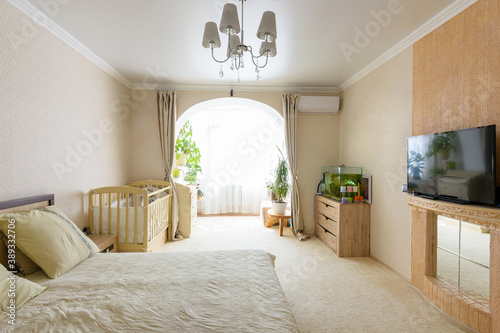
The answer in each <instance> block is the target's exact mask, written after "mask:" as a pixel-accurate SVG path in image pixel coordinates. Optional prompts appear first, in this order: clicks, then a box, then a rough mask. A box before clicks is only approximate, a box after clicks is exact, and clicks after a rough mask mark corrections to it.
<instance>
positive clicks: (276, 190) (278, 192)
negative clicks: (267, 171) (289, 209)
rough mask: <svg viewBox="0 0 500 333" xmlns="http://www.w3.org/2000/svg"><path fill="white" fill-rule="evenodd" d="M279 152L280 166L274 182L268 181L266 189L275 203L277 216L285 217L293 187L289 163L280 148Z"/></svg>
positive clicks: (277, 168)
mask: <svg viewBox="0 0 500 333" xmlns="http://www.w3.org/2000/svg"><path fill="white" fill-rule="evenodd" d="M276 148H278V147H276ZM278 151H279V155H278V164H277V165H276V168H275V169H274V172H273V174H274V177H275V178H274V181H270V180H268V181H266V187H267V189H268V191H269V194H270V196H271V200H272V201H273V208H274V212H275V213H276V214H280V215H284V214H285V212H286V206H287V202H286V201H285V200H286V197H287V195H288V191H289V190H290V188H291V187H292V186H291V184H290V182H289V180H288V162H287V161H286V159H285V156H284V155H283V153H282V152H281V150H280V149H279V148H278Z"/></svg>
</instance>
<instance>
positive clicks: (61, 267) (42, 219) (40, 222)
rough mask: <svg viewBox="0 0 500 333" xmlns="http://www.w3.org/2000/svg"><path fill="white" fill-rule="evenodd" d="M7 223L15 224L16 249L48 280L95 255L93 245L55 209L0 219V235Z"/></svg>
mask: <svg viewBox="0 0 500 333" xmlns="http://www.w3.org/2000/svg"><path fill="white" fill-rule="evenodd" d="M9 219H15V221H16V222H15V228H14V230H15V232H16V246H17V247H18V248H19V249H21V251H23V252H24V254H26V255H27V256H28V257H29V258H30V259H31V260H33V261H34V262H35V263H36V264H37V265H38V266H40V267H41V268H42V269H43V270H44V272H45V273H46V274H47V276H49V277H50V278H55V277H57V276H59V275H62V274H64V273H66V272H67V271H69V270H70V269H71V268H73V267H75V266H76V265H78V264H79V263H80V262H81V261H83V260H85V259H87V258H90V257H91V256H92V255H94V254H95V253H97V252H99V249H98V248H97V245H95V243H94V242H93V241H92V240H91V239H90V238H88V237H87V236H85V235H84V234H83V232H82V231H81V230H80V229H78V227H77V226H76V225H75V224H74V223H73V222H72V221H71V220H70V219H69V218H68V217H67V216H66V215H65V214H64V213H63V212H62V211H61V210H59V209H58V208H57V207H56V206H48V207H44V208H42V209H39V210H31V211H28V212H21V213H7V214H2V215H0V231H1V232H3V233H4V234H5V233H6V230H7V228H8V223H9V222H8V221H9Z"/></svg>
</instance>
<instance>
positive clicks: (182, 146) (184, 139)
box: [174, 120, 200, 166]
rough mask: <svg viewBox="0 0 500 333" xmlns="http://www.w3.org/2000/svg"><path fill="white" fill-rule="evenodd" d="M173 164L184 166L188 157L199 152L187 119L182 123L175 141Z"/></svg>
mask: <svg viewBox="0 0 500 333" xmlns="http://www.w3.org/2000/svg"><path fill="white" fill-rule="evenodd" d="M174 149H175V164H176V165H178V166H186V165H187V162H188V160H187V159H188V157H189V156H190V155H193V154H198V155H199V153H200V151H199V149H198V148H197V147H196V142H195V141H194V140H193V128H192V127H191V124H190V123H189V120H188V121H186V122H185V123H184V126H182V128H181V130H180V131H179V135H178V136H177V140H176V141H175V147H174Z"/></svg>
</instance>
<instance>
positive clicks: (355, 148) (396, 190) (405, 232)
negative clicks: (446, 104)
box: [339, 47, 413, 280]
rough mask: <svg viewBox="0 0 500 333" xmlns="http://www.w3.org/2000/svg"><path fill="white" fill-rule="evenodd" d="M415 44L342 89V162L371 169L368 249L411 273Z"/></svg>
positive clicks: (379, 257)
mask: <svg viewBox="0 0 500 333" xmlns="http://www.w3.org/2000/svg"><path fill="white" fill-rule="evenodd" d="M412 67H413V54H412V48H411V47H410V48H409V49H407V50H405V51H403V52H402V53H400V54H399V55H397V56H396V57H394V58H393V59H391V60H390V61H388V62H387V63H385V64H384V65H382V66H381V67H379V68H378V69H376V70H375V71H373V72H372V73H370V74H368V75H367V76H366V77H364V78H363V79H361V80H360V81H358V82H357V83H356V84H354V85H353V86H351V87H349V88H347V89H346V90H345V91H343V93H342V111H341V112H340V146H339V157H340V163H342V164H345V165H346V166H361V167H363V171H364V173H367V174H371V175H372V177H373V182H372V205H371V228H370V232H371V235H370V253H371V255H372V256H374V257H376V258H377V259H379V260H381V261H383V262H384V263H386V264H387V265H389V266H390V267H392V268H393V269H394V270H396V271H397V272H399V273H400V274H401V275H402V276H404V277H405V278H407V279H408V280H409V279H410V208H409V206H408V204H407V202H406V195H405V194H404V193H402V192H401V186H402V185H403V184H406V138H407V137H408V136H411V119H412V77H413V74H412V73H413V70H412Z"/></svg>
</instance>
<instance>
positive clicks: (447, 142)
mask: <svg viewBox="0 0 500 333" xmlns="http://www.w3.org/2000/svg"><path fill="white" fill-rule="evenodd" d="M456 135H457V133H456V132H454V131H452V132H446V133H439V134H434V137H433V138H432V140H431V141H430V142H429V149H428V150H427V155H426V156H427V157H431V156H434V155H436V154H437V155H438V156H439V157H440V158H441V159H442V160H447V159H449V158H450V152H451V150H452V149H453V151H456V150H457V148H456V147H455V146H454V145H453V143H452V141H453V139H454V138H455V136H456Z"/></svg>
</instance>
